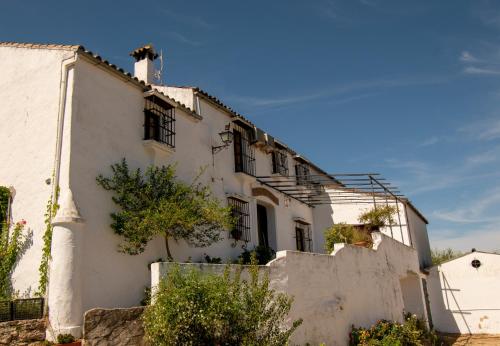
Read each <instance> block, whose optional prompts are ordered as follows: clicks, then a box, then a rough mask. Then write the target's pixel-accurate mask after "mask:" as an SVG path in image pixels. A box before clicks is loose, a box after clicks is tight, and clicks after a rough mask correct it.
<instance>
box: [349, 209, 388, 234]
mask: <svg viewBox="0 0 500 346" xmlns="http://www.w3.org/2000/svg"><path fill="white" fill-rule="evenodd" d="M396 212H397V209H396V207H393V206H390V205H385V206H379V207H374V208H373V209H370V210H368V211H366V212H364V213H363V214H361V215H360V216H359V219H358V220H359V222H361V223H363V224H365V228H366V229H367V230H368V231H369V232H375V231H379V230H380V229H381V228H384V227H387V226H391V225H394V224H395V221H394V218H393V215H394V214H395V213H396Z"/></svg>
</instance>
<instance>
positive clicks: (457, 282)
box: [427, 252, 500, 334]
mask: <svg viewBox="0 0 500 346" xmlns="http://www.w3.org/2000/svg"><path fill="white" fill-rule="evenodd" d="M474 259H477V260H479V261H480V262H481V266H480V267H479V268H478V269H475V268H473V267H472V265H471V262H472V261H473V260H474ZM427 285H428V291H429V298H430V304H431V312H432V322H433V324H434V327H435V328H436V330H438V331H440V332H444V333H460V334H500V298H499V294H500V255H496V254H488V253H481V252H473V253H470V254H468V255H466V256H463V257H460V258H457V259H455V260H452V261H450V262H446V263H444V264H442V265H439V266H435V267H432V268H431V269H430V274H429V278H428V282H427Z"/></svg>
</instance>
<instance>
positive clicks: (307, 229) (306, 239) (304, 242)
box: [295, 222, 313, 252]
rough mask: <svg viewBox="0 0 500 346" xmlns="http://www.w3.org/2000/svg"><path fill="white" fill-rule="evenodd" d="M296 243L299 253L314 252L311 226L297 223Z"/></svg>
mask: <svg viewBox="0 0 500 346" xmlns="http://www.w3.org/2000/svg"><path fill="white" fill-rule="evenodd" d="M295 243H296V245H297V251H303V252H312V250H313V249H312V234H311V225H309V224H307V223H302V222H295Z"/></svg>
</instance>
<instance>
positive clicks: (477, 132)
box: [458, 118, 500, 141]
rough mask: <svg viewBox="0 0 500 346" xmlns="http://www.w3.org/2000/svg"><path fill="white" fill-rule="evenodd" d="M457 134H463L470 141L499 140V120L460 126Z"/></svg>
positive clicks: (494, 119)
mask: <svg viewBox="0 0 500 346" xmlns="http://www.w3.org/2000/svg"><path fill="white" fill-rule="evenodd" d="M458 132H461V133H465V134H467V135H468V136H469V137H471V138H472V139H479V140H484V141H490V140H495V139H499V138H500V119H496V118H492V119H487V120H484V121H480V122H474V123H472V124H468V125H465V126H462V127H461V128H459V129H458Z"/></svg>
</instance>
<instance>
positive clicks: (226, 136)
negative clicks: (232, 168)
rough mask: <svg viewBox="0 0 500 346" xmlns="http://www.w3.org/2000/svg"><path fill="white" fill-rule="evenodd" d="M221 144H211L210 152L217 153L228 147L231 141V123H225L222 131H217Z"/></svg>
mask: <svg viewBox="0 0 500 346" xmlns="http://www.w3.org/2000/svg"><path fill="white" fill-rule="evenodd" d="M219 136H220V139H221V141H222V143H223V144H222V145H218V146H212V154H217V153H218V152H219V151H221V150H223V149H226V148H227V147H229V144H231V143H232V142H233V132H232V131H231V124H227V125H226V128H225V129H224V131H222V132H220V133H219Z"/></svg>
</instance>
